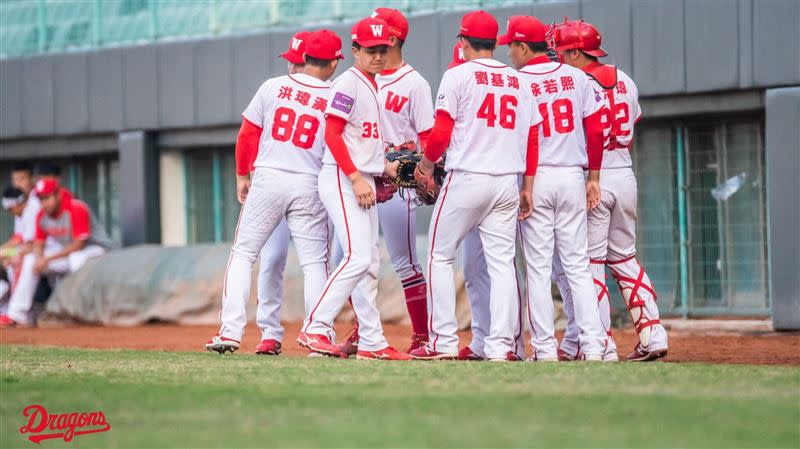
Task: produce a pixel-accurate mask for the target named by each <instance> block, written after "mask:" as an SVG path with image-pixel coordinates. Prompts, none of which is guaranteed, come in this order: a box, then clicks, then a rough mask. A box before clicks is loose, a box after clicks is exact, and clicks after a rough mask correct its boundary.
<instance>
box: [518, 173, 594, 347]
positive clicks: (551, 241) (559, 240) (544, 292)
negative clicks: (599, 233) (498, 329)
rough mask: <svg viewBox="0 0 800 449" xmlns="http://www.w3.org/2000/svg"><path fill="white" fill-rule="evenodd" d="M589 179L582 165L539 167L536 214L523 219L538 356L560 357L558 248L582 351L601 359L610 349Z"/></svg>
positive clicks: (523, 235) (522, 238)
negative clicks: (554, 283) (590, 246)
mask: <svg viewBox="0 0 800 449" xmlns="http://www.w3.org/2000/svg"><path fill="white" fill-rule="evenodd" d="M585 182H586V181H585V177H584V174H583V170H582V169H580V168H578V167H574V168H572V167H570V168H566V167H539V169H538V171H537V173H536V178H535V181H534V186H533V203H534V206H533V213H532V214H531V216H530V217H529V218H528V219H527V220H525V221H523V222H522V223H520V232H519V234H520V239H521V241H522V247H523V253H524V255H525V266H526V270H525V271H526V273H525V275H526V283H527V292H528V312H529V313H528V316H529V319H530V321H531V327H532V338H531V345H532V346H533V352H534V357H535V358H536V359H550V360H552V359H556V358H557V351H556V347H557V342H556V338H555V310H554V307H553V297H552V294H551V291H550V275H551V272H552V263H553V251H554V248H557V250H558V253H559V255H560V258H561V264H562V266H563V268H564V273H565V275H566V278H567V281H568V283H569V285H570V289H571V291H572V297H573V304H574V313H575V321H576V323H577V325H578V328H579V329H580V331H581V335H580V338H579V340H580V347H581V352H582V353H583V354H585V355H587V356H600V357H602V355H603V352H604V348H605V340H606V336H605V332H604V330H603V327H602V324H601V323H600V318H599V311H598V308H597V300H596V298H595V293H594V288H593V282H592V275H591V273H590V272H589V257H588V254H587V235H586V187H585Z"/></svg>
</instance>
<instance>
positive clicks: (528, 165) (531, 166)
mask: <svg viewBox="0 0 800 449" xmlns="http://www.w3.org/2000/svg"><path fill="white" fill-rule="evenodd" d="M537 167H539V125H533V126H531V127H530V129H529V130H528V155H527V157H526V158H525V176H533V175H535V174H536V168H537Z"/></svg>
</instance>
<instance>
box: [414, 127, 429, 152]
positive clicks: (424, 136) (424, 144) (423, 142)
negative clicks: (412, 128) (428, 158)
mask: <svg viewBox="0 0 800 449" xmlns="http://www.w3.org/2000/svg"><path fill="white" fill-rule="evenodd" d="M430 137H431V130H430V129H427V130H425V131H422V132H421V133H419V134H417V138H418V139H419V148H420V150H421V151H425V148H428V139H429V138H430Z"/></svg>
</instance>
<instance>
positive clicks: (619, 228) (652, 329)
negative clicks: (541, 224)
mask: <svg viewBox="0 0 800 449" xmlns="http://www.w3.org/2000/svg"><path fill="white" fill-rule="evenodd" d="M616 75H617V76H616V79H615V82H614V83H613V85H611V86H603V85H601V84H600V82H599V81H598V80H597V79H595V78H591V80H592V82H593V83H594V85H595V86H596V88H597V89H598V90H602V91H604V92H605V95H606V101H607V103H608V106H609V110H610V111H611V114H610V116H611V118H610V120H609V119H606V120H604V125H605V126H606V127H605V130H606V131H607V133H608V134H609V139H608V142H607V144H606V146H605V153H604V155H603V168H602V171H601V174H600V188H601V196H600V205H599V206H598V207H597V208H595V209H594V210H592V211H590V212H589V217H588V228H589V231H588V232H589V257H590V259H591V270H592V276H593V277H594V284H595V287H596V292H597V299H598V304H599V309H600V316H601V320H602V322H603V325H604V326H605V327H606V330H607V331H608V334H609V342H608V343H609V344H608V349H607V351H606V354H605V355H604V358H611V359H613V358H616V344H615V343H614V340H613V338H611V330H610V325H611V305H610V302H609V299H610V298H609V294H608V287H607V285H606V273H605V267H606V265H608V267H609V268H610V269H611V273H612V274H613V276H614V278H615V279H616V280H617V283H618V284H619V287H620V289H621V291H622V294H623V297H624V298H625V303H626V306H627V308H628V310H629V312H630V314H631V317H632V319H633V321H634V326H635V329H636V332H637V334H638V335H639V340H640V343H641V345H642V349H643V350H645V351H648V352H650V351H655V350H660V349H666V348H667V346H668V341H667V340H668V339H667V332H666V330H665V329H664V326H662V325H661V323H660V321H659V312H658V306H657V305H656V302H655V300H656V295H655V291H654V289H653V284H652V282H650V278H649V277H648V276H647V273H646V272H645V271H644V268H643V267H642V266H641V265H640V264H639V262H638V261H637V260H636V219H637V216H636V203H637V196H638V195H637V186H636V177H635V175H634V173H633V169H632V166H633V164H632V161H631V155H630V147H631V145H632V143H633V135H634V134H633V133H634V127H635V124H636V122H637V121H638V120H639V119H640V118H641V116H642V110H641V107H640V106H639V92H638V89H637V88H636V84H635V83H634V82H633V80H632V79H631V78H630V77H629V76H628V75H627V74H625V73H624V72H623V71H621V70H619V69H617V70H616ZM608 87H611V88H610V89H609V88H608ZM559 289H560V290H561V292H562V296H563V297H564V298H565V308H567V302H568V301H570V302H571V292H570V291H569V289H568V288H567V286H566V285H564V284H563V282H562V283H559ZM570 312H571V311H570V310H567V314H568V318H569V315H570ZM574 327H575V325H574V322H573V321H572V320H569V321H568V324H567V334H566V335H565V339H564V340H563V341H562V344H561V349H562V350H563V351H565V352H567V353H568V354H575V347H574V340H573V339H572V336H573V335H574V333H575V332H574Z"/></svg>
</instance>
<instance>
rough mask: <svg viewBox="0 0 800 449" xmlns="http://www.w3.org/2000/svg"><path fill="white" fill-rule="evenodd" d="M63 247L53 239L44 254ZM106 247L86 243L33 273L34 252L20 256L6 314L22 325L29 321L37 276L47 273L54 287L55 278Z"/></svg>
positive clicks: (97, 254) (98, 254)
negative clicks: (39, 272)
mask: <svg viewBox="0 0 800 449" xmlns="http://www.w3.org/2000/svg"><path fill="white" fill-rule="evenodd" d="M62 248H63V247H62V246H61V245H59V244H57V243H55V242H54V241H53V242H52V243H50V242H48V244H47V245H46V246H45V249H44V254H45V255H46V256H47V255H50V254H55V253H57V252H59V251H61V249H62ZM105 252H106V250H105V248H103V247H100V246H97V245H89V246H86V247H84V248H83V249H81V250H78V251H75V252H73V253H71V254H70V255H68V256H67V257H62V258H60V259H56V260H53V261H51V262H50V263H49V264H48V265H47V269H46V270H45V271H44V272H43V273H41V275H39V274H36V273H35V272H34V271H33V266H34V265H35V264H36V255H34V254H33V253H28V254H26V255H25V257H23V258H22V267H21V268H20V271H19V278H18V279H17V281H16V284H14V290H13V291H12V293H11V298H10V299H9V301H8V312H7V314H8V316H9V317H10V318H11V319H12V320H14V321H16V322H18V323H22V324H27V323H28V321H29V320H28V312H29V311H30V309H31V305H33V295H34V294H35V293H36V286H37V285H38V284H39V278H40V276H47V277H48V278H49V279H50V281H51V284H50V285H52V286H53V288H55V284H56V281H57V279H58V277H60V276H64V275H67V274H70V273H74V272H76V271H78V270H80V269H81V267H83V266H84V265H85V264H86V262H87V261H88V260H89V259H92V258H94V257H98V256H101V255H103V254H104V253H105Z"/></svg>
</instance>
